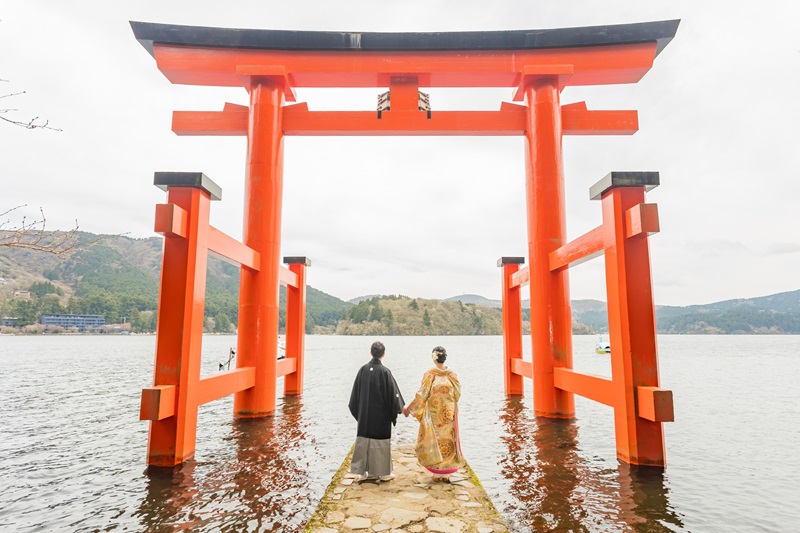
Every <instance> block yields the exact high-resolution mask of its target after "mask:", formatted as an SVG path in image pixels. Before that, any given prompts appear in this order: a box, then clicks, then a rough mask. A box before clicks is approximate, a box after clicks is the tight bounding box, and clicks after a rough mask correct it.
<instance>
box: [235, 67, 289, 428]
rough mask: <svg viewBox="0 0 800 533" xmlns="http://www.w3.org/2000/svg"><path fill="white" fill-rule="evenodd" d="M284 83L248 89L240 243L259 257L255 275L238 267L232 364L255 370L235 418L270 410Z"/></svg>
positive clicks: (264, 80) (270, 81)
mask: <svg viewBox="0 0 800 533" xmlns="http://www.w3.org/2000/svg"><path fill="white" fill-rule="evenodd" d="M284 84H285V82H284V80H283V79H282V78H280V77H277V76H276V77H269V76H265V77H256V76H253V79H252V81H251V83H250V85H249V90H250V120H249V124H248V138H247V179H246V183H245V208H244V244H245V245H246V246H248V247H250V248H252V249H253V250H255V251H256V252H258V253H259V254H260V257H261V266H260V270H259V271H258V272H256V271H253V270H249V269H247V268H242V270H241V283H240V293H239V343H238V349H239V351H238V354H237V358H236V366H237V367H243V366H252V367H255V372H256V376H255V386H254V387H253V388H251V389H248V390H245V391H241V392H238V393H237V394H236V395H235V397H234V416H236V417H238V418H256V417H262V416H268V415H270V414H272V413H273V412H274V410H275V404H276V389H277V358H278V309H279V301H278V298H279V294H280V293H279V289H280V273H279V269H280V268H281V265H280V244H281V206H282V196H283V129H282V117H283V110H282V106H283V102H284V95H285V87H284Z"/></svg>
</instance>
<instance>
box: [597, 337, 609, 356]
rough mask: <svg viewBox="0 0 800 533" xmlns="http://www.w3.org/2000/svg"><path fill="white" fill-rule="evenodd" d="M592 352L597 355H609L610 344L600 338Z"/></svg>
mask: <svg viewBox="0 0 800 533" xmlns="http://www.w3.org/2000/svg"><path fill="white" fill-rule="evenodd" d="M594 351H595V352H597V353H611V343H610V342H609V341H608V340H605V339H603V337H602V336H601V337H600V339H599V340H598V341H597V344H596V345H595V347H594Z"/></svg>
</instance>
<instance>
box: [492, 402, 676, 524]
mask: <svg viewBox="0 0 800 533" xmlns="http://www.w3.org/2000/svg"><path fill="white" fill-rule="evenodd" d="M500 419H501V422H502V424H503V429H504V431H503V437H501V440H503V441H504V444H505V446H506V448H507V450H504V451H503V453H501V455H500V460H499V462H498V464H499V466H500V467H501V468H502V475H503V477H505V478H506V480H507V485H508V487H507V493H508V494H510V495H511V496H512V497H513V500H512V501H507V502H504V505H503V512H504V515H505V516H506V517H507V519H508V520H509V521H510V525H512V527H513V529H514V531H620V530H624V529H627V528H633V529H634V530H636V531H666V530H668V529H669V528H667V527H666V524H671V525H674V526H676V527H677V528H678V529H681V528H682V527H683V522H682V520H681V518H680V516H679V515H678V513H676V512H675V510H674V509H673V508H672V505H671V504H670V502H669V495H668V493H669V491H668V489H667V487H666V485H665V482H664V471H663V470H662V469H659V468H652V467H648V466H638V465H630V464H626V463H623V462H621V463H619V464H618V465H617V468H616V475H614V473H615V470H614V469H613V468H612V469H608V468H606V469H598V468H593V466H594V467H596V466H597V465H601V464H602V463H597V462H594V461H587V460H586V459H585V458H584V457H582V456H581V453H580V449H579V445H578V438H577V436H578V428H577V426H576V425H575V421H573V420H555V419H552V418H544V417H535V418H534V417H532V416H531V413H530V412H529V411H528V410H527V409H526V407H525V406H524V405H523V404H522V403H521V401H520V397H511V398H508V399H507V400H506V404H505V406H504V408H503V410H502V411H501V413H500Z"/></svg>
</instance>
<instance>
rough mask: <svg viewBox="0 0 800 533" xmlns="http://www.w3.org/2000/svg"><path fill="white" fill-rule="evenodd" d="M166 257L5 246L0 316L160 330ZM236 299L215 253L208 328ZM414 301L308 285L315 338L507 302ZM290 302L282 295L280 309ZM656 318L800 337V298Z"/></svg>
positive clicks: (224, 321)
mask: <svg viewBox="0 0 800 533" xmlns="http://www.w3.org/2000/svg"><path fill="white" fill-rule="evenodd" d="M80 236H81V238H82V239H83V240H86V241H91V240H94V239H96V238H97V237H98V236H97V235H93V234H89V233H81V234H80ZM162 249H163V239H162V238H161V237H151V238H147V239H132V238H129V237H125V236H114V235H107V236H103V238H102V239H101V240H100V241H99V242H98V243H97V244H95V245H93V246H90V247H88V248H87V249H86V250H83V251H80V252H78V253H75V254H74V255H72V256H71V257H69V258H68V259H62V258H60V257H58V256H54V255H51V254H46V253H40V252H32V251H30V250H25V249H20V248H6V247H0V317H16V318H18V319H19V321H18V324H20V325H23V326H24V325H26V324H35V323H36V322H37V321H38V317H39V315H41V314H42V313H78V314H102V315H106V317H107V321H108V322H109V323H117V322H128V323H130V324H131V325H132V328H133V329H134V330H138V331H152V330H153V328H154V327H155V312H156V309H157V307H158V301H157V300H158V283H159V271H160V268H161V253H162ZM19 291H23V292H19ZM238 299H239V268H238V267H236V266H234V265H231V264H229V263H227V262H224V261H222V260H220V259H217V258H216V257H214V256H213V255H212V256H211V257H209V262H208V270H207V282H206V306H205V314H206V319H207V324H206V327H207V329H209V330H214V329H216V330H217V331H219V330H222V331H227V330H228V329H226V328H231V327H233V326H232V325H235V324H236V323H238V312H239V309H238ZM413 300H414V301H417V303H418V305H421V306H422V308H423V310H422V311H419V312H414V313H410V312H408V311H406V310H405V308H402V305H403V304H401V303H398V302H401V301H402V302H405V304H406V305H411V301H412V299H411V298H408V297H407V296H401V295H396V296H394V295H393V296H378V295H370V296H362V297H359V298H354V299H353V300H351V301H350V302H345V301H342V300H341V299H339V298H336V297H335V296H332V295H329V294H326V293H324V292H322V291H319V290H317V289H315V288H313V287H308V288H307V295H306V303H307V317H306V322H307V326H308V328H307V330H308V331H309V332H312V331H313V332H317V333H333V332H334V331H339V332H342V333H343V334H355V332H358V331H361V332H369V331H371V330H370V329H369V328H376V327H378V328H380V327H383V326H387V328H386V329H385V331H389V329H388V325H387V324H386V323H385V320H384V319H378V320H374V319H375V316H379V315H380V312H379V311H378V308H380V309H384V308H385V310H387V311H388V310H393V313H397V319H396V321H395V323H394V329H393V330H392V331H394V332H395V333H394V334H414V335H417V334H444V335H446V334H459V335H462V334H463V335H470V334H494V333H493V332H495V331H496V325H497V322H496V318H497V317H499V316H500V313H499V309H500V307H501V302H500V300H491V299H488V298H485V297H483V296H480V295H477V294H462V295H460V296H453V297H450V298H447V299H445V300H443V301H439V300H427V299H420V298H417V299H413ZM284 302H285V291H284V290H282V291H281V304H282V305H284ZM528 304H529V302H528V300H524V301H523V302H522V306H523V310H522V317H523V322H524V323H526V324H527V322H528V321H529V318H530V310H529V305H528ZM571 305H572V317H573V331H575V332H576V333H578V332H581V333H592V332H598V333H601V332H605V331H607V330H608V316H607V311H606V304H605V302H601V301H598V300H573V301H572V302H571ZM365 306H366V307H365ZM356 308H357V309H356ZM401 308H402V309H401ZM354 309H356V311H357V313H356V314H355V315H353V314H352V310H354ZM365 309H366V312H367V314H366V316H364V315H363V313H364V310H365ZM373 309H374V310H373ZM409 309H410V308H409ZM481 309H484V310H486V311H481ZM424 310H427V311H428V319H429V320H430V322H431V326H427V325H426V324H424V323H423V319H424V314H425V313H424ZM370 313H373V314H372V318H373V320H370ZM375 313H377V315H376V314H375ZM343 317H344V320H342V321H341V322H340V320H341V319H343ZM443 317H446V319H445V318H443ZM476 317H478V318H479V320H478V318H476ZM283 318H284V314H283V311H282V313H281V320H283ZM401 318H402V320H401ZM406 319H408V320H407V321H406ZM470 320H473V322H470ZM656 320H657V328H658V332H659V333H673V334H685V333H693V334H697V333H713V334H742V333H744V334H761V333H767V334H769V333H777V334H800V290H795V291H790V292H782V293H778V294H772V295H769V296H762V297H757V298H740V299H734V300H725V301H721V302H715V303H710V304H704V305H691V306H683V307H679V306H657V307H656ZM427 321H428V320H427V319H426V320H425V322H427ZM371 322H372V323H373V324H369V323H371ZM376 323H377V325H376ZM380 324H383V326H381V325H380ZM403 324H405V325H403ZM381 331H383V330H381ZM420 332H422V333H420ZM448 332H449V333H448ZM456 332H458V333H456ZM370 334H371V333H370Z"/></svg>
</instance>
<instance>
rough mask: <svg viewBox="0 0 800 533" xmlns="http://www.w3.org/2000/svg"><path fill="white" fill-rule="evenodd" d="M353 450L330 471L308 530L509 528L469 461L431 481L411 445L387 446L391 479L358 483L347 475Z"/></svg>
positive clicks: (457, 532)
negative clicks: (443, 478) (391, 463)
mask: <svg viewBox="0 0 800 533" xmlns="http://www.w3.org/2000/svg"><path fill="white" fill-rule="evenodd" d="M351 459H352V451H351V453H350V454H349V455H348V456H347V457H346V458H345V460H344V462H343V463H342V466H341V468H339V471H338V472H336V474H335V475H334V476H333V480H332V481H331V484H330V485H329V486H328V490H327V491H326V492H325V495H324V496H323V497H322V500H321V501H320V504H319V507H318V508H317V511H316V512H315V513H314V515H313V516H312V517H311V519H310V520H309V522H308V525H307V526H306V529H305V530H306V532H308V533H339V532H351V531H360V532H373V531H374V532H382V531H383V532H387V533H422V532H428V531H436V532H440V533H451V532H452V533H461V532H479V533H495V532H503V531H508V527H507V526H506V523H505V520H503V518H502V517H501V516H500V514H499V513H498V512H497V509H495V507H494V505H493V504H492V502H491V501H489V498H488V496H487V495H486V492H485V491H484V490H483V487H482V486H481V484H480V481H478V478H477V477H476V476H475V473H474V472H473V471H472V469H471V468H469V466H466V467H464V468H462V469H461V470H459V471H458V474H453V475H452V476H450V482H446V481H445V482H443V481H434V480H433V478H432V476H431V475H430V474H429V473H428V471H427V470H425V469H424V468H423V467H422V466H420V465H419V463H417V458H416V456H415V455H414V448H413V447H412V446H404V447H400V448H399V449H396V450H393V451H392V459H393V461H394V475H395V476H396V477H395V479H393V480H391V481H377V482H376V481H364V482H362V483H359V482H357V481H356V480H355V476H354V475H353V474H350V473H349V471H350V460H351Z"/></svg>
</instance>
